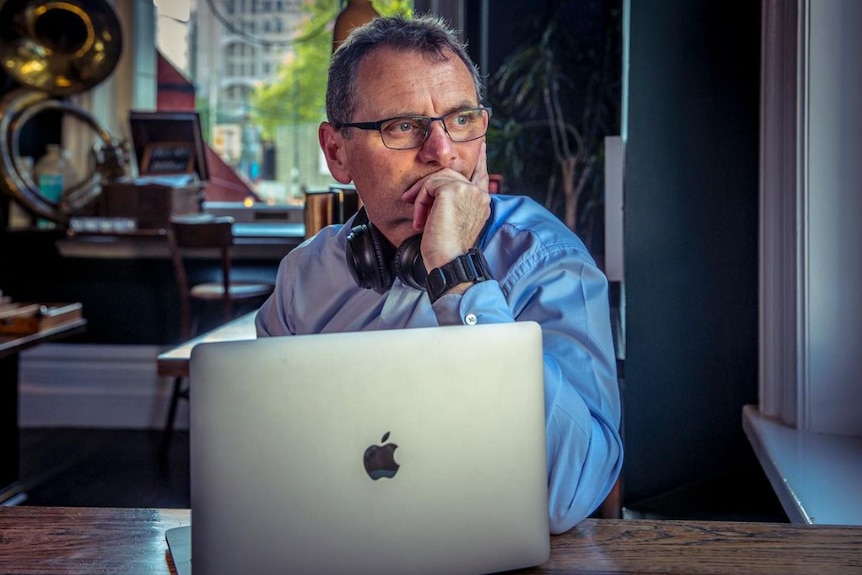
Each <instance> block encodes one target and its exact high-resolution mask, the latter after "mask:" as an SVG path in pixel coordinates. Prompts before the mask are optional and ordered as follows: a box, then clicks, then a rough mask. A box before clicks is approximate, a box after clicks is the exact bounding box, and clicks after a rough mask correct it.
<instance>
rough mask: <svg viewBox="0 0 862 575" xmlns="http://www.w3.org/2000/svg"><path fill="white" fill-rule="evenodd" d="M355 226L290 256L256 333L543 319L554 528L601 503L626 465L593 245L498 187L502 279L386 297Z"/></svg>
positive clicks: (486, 240) (604, 285) (495, 210)
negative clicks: (434, 296)
mask: <svg viewBox="0 0 862 575" xmlns="http://www.w3.org/2000/svg"><path fill="white" fill-rule="evenodd" d="M351 223H352V221H351V222H348V223H347V224H346V225H344V226H341V225H334V226H329V227H326V228H324V229H323V230H321V231H320V232H319V233H318V234H317V235H315V236H314V237H312V238H310V239H308V240H306V241H305V242H303V243H302V244H301V245H300V246H298V247H297V248H295V249H294V250H292V251H291V252H289V253H288V254H287V256H285V257H284V259H283V260H282V262H281V265H280V266H279V270H278V277H277V280H276V289H275V292H274V293H273V295H272V296H271V297H270V298H269V299H268V300H267V301H266V302H265V303H264V305H263V306H262V307H261V309H260V311H259V312H258V314H257V318H256V326H257V333H258V336H277V335H290V334H313V333H324V332H340V331H361V330H376V329H395V328H410V327H428V326H435V325H457V324H471V323H498V322H510V321H526V320H532V321H536V322H538V323H539V324H540V325H541V326H542V334H543V335H542V338H543V346H544V365H545V371H544V375H545V420H546V434H547V458H548V459H547V461H548V489H549V508H550V509H549V515H550V528H551V532H552V533H562V532H564V531H567V530H569V529H571V528H572V527H574V526H575V525H576V524H577V523H578V522H579V521H581V520H582V519H583V518H585V517H586V516H588V515H589V514H590V513H591V512H592V511H593V510H595V509H596V508H597V507H598V506H599V505H600V504H601V502H602V500H603V499H604V498H605V496H606V495H607V494H608V493H609V491H610V489H611V487H612V486H613V483H614V481H615V480H616V478H617V476H618V474H619V471H620V468H621V466H622V440H621V438H620V433H619V427H620V396H619V388H618V385H617V377H616V358H615V357H616V356H615V353H614V347H613V340H612V336H611V326H610V309H609V307H610V306H609V302H608V282H607V278H606V277H605V275H604V274H603V273H602V272H601V270H599V268H598V267H597V266H596V264H595V262H594V261H593V258H592V257H591V256H590V254H589V253H588V252H587V249H586V247H585V246H584V244H583V242H582V241H581V240H580V239H579V238H578V237H577V236H576V235H575V234H574V233H573V232H572V231H571V230H570V229H569V228H567V227H566V226H565V225H563V223H562V222H561V221H560V220H559V219H557V218H556V217H555V216H554V215H553V214H551V213H550V212H548V211H547V210H545V209H544V208H543V207H541V206H540V205H539V204H538V203H536V202H535V201H533V200H531V199H529V198H527V197H521V196H504V195H493V196H491V218H490V221H489V222H488V225H487V226H486V228H485V230H484V232H483V235H482V237H481V238H480V242H479V248H480V249H481V251H482V253H483V254H484V256H485V259H486V260H487V261H488V266H489V269H490V271H491V274H492V275H493V277H494V278H495V280H494V281H484V282H480V283H478V284H476V285H474V286H472V287H471V288H470V289H468V290H467V291H466V292H465V293H464V294H462V295H457V294H447V295H444V296H442V297H441V298H439V299H438V300H437V301H436V302H435V303H434V304H433V306H432V304H431V302H430V300H429V299H428V295H427V294H426V293H425V292H424V291H422V290H418V289H415V288H412V287H409V286H407V285H405V284H404V283H402V282H401V281H400V280H398V279H396V280H395V283H394V285H393V286H392V288H391V289H390V290H389V291H388V292H386V293H384V294H379V293H377V292H375V291H374V290H369V289H362V288H360V287H358V286H357V285H356V283H355V282H354V280H353V278H352V276H351V275H350V271H349V269H348V267H347V264H346V257H345V250H346V243H347V234H348V232H349V231H350V227H351Z"/></svg>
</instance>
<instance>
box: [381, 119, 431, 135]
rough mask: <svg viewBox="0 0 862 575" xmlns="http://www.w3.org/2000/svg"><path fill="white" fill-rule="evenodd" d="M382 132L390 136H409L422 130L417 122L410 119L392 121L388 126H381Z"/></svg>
mask: <svg viewBox="0 0 862 575" xmlns="http://www.w3.org/2000/svg"><path fill="white" fill-rule="evenodd" d="M383 130H384V131H385V132H389V133H391V134H410V133H412V132H418V131H421V130H422V126H421V124H420V123H419V122H417V121H415V120H410V119H401V120H393V121H392V122H389V123H388V124H386V125H384V126H383Z"/></svg>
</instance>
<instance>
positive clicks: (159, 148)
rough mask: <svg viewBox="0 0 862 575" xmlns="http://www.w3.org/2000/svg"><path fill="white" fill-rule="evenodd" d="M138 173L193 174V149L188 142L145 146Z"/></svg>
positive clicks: (157, 143) (155, 143)
mask: <svg viewBox="0 0 862 575" xmlns="http://www.w3.org/2000/svg"><path fill="white" fill-rule="evenodd" d="M140 172H141V173H142V174H147V175H166V174H193V173H195V147H194V144H193V143H190V142H153V143H150V144H147V146H146V148H145V150H144V157H143V160H142V161H141V168H140Z"/></svg>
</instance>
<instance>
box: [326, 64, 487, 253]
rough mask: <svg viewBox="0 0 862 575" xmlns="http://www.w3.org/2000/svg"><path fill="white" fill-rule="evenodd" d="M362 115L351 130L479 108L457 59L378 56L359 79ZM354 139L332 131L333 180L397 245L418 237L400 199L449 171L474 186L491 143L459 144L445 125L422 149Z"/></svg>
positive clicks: (374, 138) (374, 136)
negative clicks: (352, 188)
mask: <svg viewBox="0 0 862 575" xmlns="http://www.w3.org/2000/svg"><path fill="white" fill-rule="evenodd" d="M358 95H359V98H358V107H357V109H356V112H355V114H354V116H353V118H351V119H350V121H351V122H373V121H377V120H382V119H385V118H391V117H395V116H410V115H421V116H443V115H445V114H448V113H450V112H453V111H456V110H461V109H465V108H474V107H476V106H479V105H480V103H479V102H478V101H477V100H476V90H475V87H474V84H473V78H472V76H471V75H470V72H469V71H468V69H467V67H466V66H465V65H464V63H463V62H462V61H461V60H460V59H459V58H458V57H457V56H456V55H454V54H451V53H450V54H449V59H448V60H446V61H433V60H430V59H429V58H428V57H426V56H424V55H422V54H420V53H417V52H396V51H394V50H392V49H389V48H383V49H379V50H377V51H375V52H373V53H372V54H370V55H369V56H367V57H366V59H365V60H364V61H363V62H362V64H361V65H360V67H359V74H358ZM347 130H348V131H349V132H350V133H349V134H347V137H345V136H344V135H342V134H341V133H340V132H339V131H337V130H333V129H331V126H330V127H329V129H328V136H324V135H323V133H322V135H321V143H322V145H323V147H324V153H325V154H326V157H327V162H328V163H329V167H330V170H331V171H332V174H333V176H334V177H335V178H336V179H337V180H338V181H340V182H342V183H347V182H349V181H351V180H352V181H353V182H354V184H355V185H356V189H357V192H358V194H359V197H360V198H361V200H362V203H363V204H364V205H365V209H366V211H367V212H368V217H369V218H370V220H371V221H372V222H373V223H374V225H375V227H377V229H379V230H380V231H381V232H382V233H383V234H384V235H385V236H386V237H387V238H388V239H389V241H390V242H392V243H393V244H394V245H396V246H397V245H400V244H401V242H403V241H404V240H405V239H407V238H408V237H410V236H413V235H415V234H416V230H414V229H413V227H412V222H413V205H412V204H408V203H405V202H403V201H402V200H401V194H402V193H403V192H404V191H405V190H407V189H408V188H409V187H410V186H411V185H412V184H413V183H414V182H416V181H417V180H419V179H420V178H422V177H424V176H427V175H428V174H430V173H432V172H436V171H438V170H440V169H443V168H450V169H452V170H455V171H457V172H459V173H460V174H462V175H464V176H465V177H466V178H470V177H471V176H472V175H473V170H474V169H475V167H476V161H477V158H478V155H479V153H480V150H481V146H482V143H483V142H484V138H480V139H478V140H473V141H471V142H463V143H455V142H453V141H452V140H450V139H449V136H448V135H446V133H445V131H444V130H443V125H442V123H441V122H432V124H431V132H430V134H429V136H428V139H427V140H425V143H424V145H423V146H422V147H420V148H414V149H411V150H390V149H389V148H387V147H386V146H384V145H383V140H382V139H381V137H380V133H379V132H377V131H375V130H360V129H356V128H348V129H347Z"/></svg>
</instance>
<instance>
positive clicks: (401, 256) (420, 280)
mask: <svg viewBox="0 0 862 575" xmlns="http://www.w3.org/2000/svg"><path fill="white" fill-rule="evenodd" d="M394 265H395V274H396V275H397V276H398V278H399V279H400V280H401V281H403V282H404V283H405V284H407V285H408V286H410V287H412V288H415V289H419V290H424V289H425V278H427V277H428V272H427V270H426V269H425V263H424V262H423V261H422V235H421V234H420V235H416V236H413V237H411V238H408V239H407V240H405V241H404V243H403V244H401V246H399V248H398V250H397V251H396V252H395V264H394Z"/></svg>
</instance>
